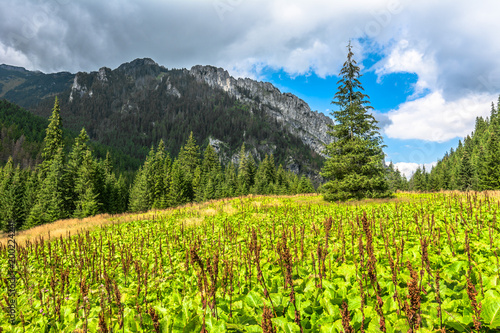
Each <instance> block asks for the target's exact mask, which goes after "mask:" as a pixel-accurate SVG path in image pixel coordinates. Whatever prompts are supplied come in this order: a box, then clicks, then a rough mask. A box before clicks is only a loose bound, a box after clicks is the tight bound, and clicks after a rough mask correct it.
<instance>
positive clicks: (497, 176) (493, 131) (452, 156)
mask: <svg viewBox="0 0 500 333" xmlns="http://www.w3.org/2000/svg"><path fill="white" fill-rule="evenodd" d="M408 189H409V190H414V191H439V190H460V191H470V190H473V191H485V190H498V189H500V97H499V99H498V103H497V105H496V106H495V104H494V103H492V104H491V112H490V116H489V117H486V118H483V117H477V118H476V124H475V127H474V131H473V132H472V133H471V134H470V135H467V136H466V137H465V138H464V140H463V142H462V140H460V141H459V142H458V147H457V148H456V149H453V148H452V149H451V150H450V152H449V153H448V152H447V153H446V154H445V155H444V157H443V158H442V159H441V160H439V161H438V162H437V164H436V166H434V167H433V168H432V169H431V170H430V171H428V170H426V169H425V167H424V166H422V167H419V168H417V170H416V171H415V173H414V174H413V176H412V177H411V179H410V180H409V182H408Z"/></svg>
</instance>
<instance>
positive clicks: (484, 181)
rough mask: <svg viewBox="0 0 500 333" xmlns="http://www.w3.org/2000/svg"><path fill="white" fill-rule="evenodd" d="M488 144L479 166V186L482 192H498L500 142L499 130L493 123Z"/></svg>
mask: <svg viewBox="0 0 500 333" xmlns="http://www.w3.org/2000/svg"><path fill="white" fill-rule="evenodd" d="M492 125H493V126H492V128H491V129H490V131H489V137H488V141H487V143H486V147H485V152H484V157H483V159H482V162H481V163H480V166H479V186H480V189H481V190H483V191H484V190H496V189H499V188H500V168H499V165H500V142H499V133H498V132H499V130H496V129H495V127H494V125H496V122H493V123H492Z"/></svg>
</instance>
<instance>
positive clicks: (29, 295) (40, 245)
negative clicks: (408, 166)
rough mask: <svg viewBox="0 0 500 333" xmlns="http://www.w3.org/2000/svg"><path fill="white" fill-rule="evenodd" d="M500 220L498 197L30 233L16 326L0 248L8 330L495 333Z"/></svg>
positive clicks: (267, 208)
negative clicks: (9, 307) (11, 317)
mask: <svg viewBox="0 0 500 333" xmlns="http://www.w3.org/2000/svg"><path fill="white" fill-rule="evenodd" d="M499 210H500V197H499V196H498V195H494V194H493V193H476V192H469V193H458V192H447V193H444V192H443V193H426V194H418V193H398V194H397V195H396V198H395V199H390V200H365V201H362V202H349V203H344V204H335V203H333V204H330V203H327V202H325V201H323V200H322V197H321V196H319V195H305V196H304V195H302V196H289V197H286V196H249V197H240V198H234V199H225V200H219V201H213V202H208V203H204V204H199V205H188V206H184V207H179V208H172V209H167V210H162V211H151V212H148V213H144V214H135V215H119V216H105V217H102V218H101V219H96V218H94V219H93V220H92V221H93V222H92V221H91V222H92V223H93V226H91V227H88V228H86V229H85V230H83V229H81V231H80V232H78V233H77V232H76V231H75V228H76V226H78V224H77V223H74V221H73V222H72V223H71V228H73V229H71V230H72V231H71V232H69V231H68V230H66V232H61V231H60V230H59V231H58V232H56V231H55V230H52V233H51V235H50V236H48V235H46V234H45V233H42V232H40V231H38V234H37V233H31V234H30V233H28V232H25V233H24V234H22V235H20V236H19V237H18V243H19V244H18V248H17V276H18V282H17V294H18V296H17V311H18V322H17V324H16V325H14V326H12V325H10V323H9V322H8V320H9V317H8V315H7V284H8V281H7V267H8V252H7V247H6V245H5V244H6V243H5V241H4V242H2V243H0V268H1V281H0V283H1V284H2V288H0V305H1V310H0V327H2V328H3V330H4V331H6V332H85V331H88V332H379V331H386V332H436V331H438V332H439V331H442V332H445V331H446V332H495V331H498V330H500V281H499V278H500V262H499V256H500V249H499V247H500V240H499V238H500V237H499V236H500V230H499V223H498V219H499V216H498V211H499ZM76 221H78V220H76ZM80 221H81V220H80ZM57 223H61V222H55V224H54V225H57ZM89 223H90V222H89ZM92 223H90V224H92ZM82 225H83V224H82ZM61 226H64V224H61ZM46 228H50V226H49V227H46ZM49 234H50V233H49ZM4 240H5V239H4Z"/></svg>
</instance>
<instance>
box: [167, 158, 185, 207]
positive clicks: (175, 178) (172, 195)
mask: <svg viewBox="0 0 500 333" xmlns="http://www.w3.org/2000/svg"><path fill="white" fill-rule="evenodd" d="M169 188H170V192H169V203H170V205H171V206H176V205H180V204H183V203H186V202H189V197H188V195H187V193H188V185H187V182H186V180H185V179H184V172H183V169H182V166H181V163H180V161H179V159H176V160H174V163H173V164H172V178H171V181H170V186H169Z"/></svg>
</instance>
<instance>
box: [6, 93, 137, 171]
mask: <svg viewBox="0 0 500 333" xmlns="http://www.w3.org/2000/svg"><path fill="white" fill-rule="evenodd" d="M48 124H49V121H48V120H47V119H46V118H43V117H40V116H37V115H34V114H33V113H31V112H29V111H27V110H25V109H23V108H22V107H20V106H18V105H16V104H14V103H11V102H8V101H7V100H5V99H0V166H2V165H4V164H5V162H7V160H8V159H9V157H12V160H13V162H14V165H17V164H19V165H20V166H21V168H27V167H34V166H36V165H37V164H38V163H40V162H41V161H42V158H41V155H40V153H41V148H42V143H43V139H44V137H45V131H46V129H47V126H48ZM63 135H64V144H65V148H66V152H69V149H70V147H71V146H72V145H73V142H74V140H75V138H76V137H77V136H78V132H76V131H72V130H68V129H67V128H64V129H63ZM89 145H90V147H91V148H92V150H93V152H94V153H95V156H96V157H97V158H101V159H104V158H105V157H106V153H107V152H108V151H109V152H110V154H111V155H110V156H111V160H112V163H113V165H114V166H115V167H116V168H117V170H118V171H128V170H136V169H137V168H138V167H139V166H140V164H141V163H142V161H141V160H139V159H137V158H132V157H130V156H128V155H126V154H123V153H121V152H120V151H118V150H117V149H116V148H113V147H109V146H106V145H103V144H101V143H98V142H96V141H91V142H89Z"/></svg>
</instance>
